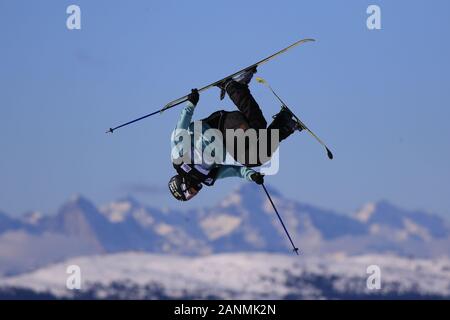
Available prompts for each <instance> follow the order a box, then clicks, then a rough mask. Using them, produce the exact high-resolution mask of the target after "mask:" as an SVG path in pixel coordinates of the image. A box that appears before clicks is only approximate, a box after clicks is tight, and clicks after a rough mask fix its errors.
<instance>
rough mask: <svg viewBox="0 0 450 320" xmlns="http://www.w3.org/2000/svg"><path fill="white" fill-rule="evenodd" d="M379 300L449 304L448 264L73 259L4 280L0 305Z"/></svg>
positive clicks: (272, 257)
mask: <svg viewBox="0 0 450 320" xmlns="http://www.w3.org/2000/svg"><path fill="white" fill-rule="evenodd" d="M69 265H77V266H79V267H80V268H81V274H82V288H81V290H80V291H71V290H68V289H66V287H65V284H66V279H67V276H68V275H67V273H66V268H67V266H69ZM370 265H377V266H379V268H380V270H381V289H380V290H369V289H368V288H367V286H366V282H367V277H368V274H367V273H366V270H367V267H368V266H370ZM21 294H22V295H25V294H27V295H28V296H32V297H39V296H46V297H58V298H62V297H65V298H73V297H75V298H97V299H108V298H121V299H161V298H181V299H183V298H188V299H199V298H215V299H320V298H325V299H339V298H358V299H377V298H449V297H450V260H448V259H437V260H433V261H431V260H417V259H414V260H413V259H405V258H398V257H393V256H388V255H384V256H382V255H364V256H359V257H345V256H324V257H301V258H300V259H299V258H298V257H296V256H288V255H279V254H263V253H259V254H256V253H253V254H248V253H234V254H220V255H212V256H207V257H197V258H188V257H180V256H167V255H155V254H144V253H126V254H113V255H106V256H91V257H83V258H76V259H71V260H69V261H67V262H65V263H61V264H57V265H53V266H50V267H47V268H44V269H40V270H37V271H35V272H33V273H30V274H26V275H23V276H18V277H13V278H7V279H0V298H2V297H3V298H8V297H15V298H20V297H21V296H20V295H21Z"/></svg>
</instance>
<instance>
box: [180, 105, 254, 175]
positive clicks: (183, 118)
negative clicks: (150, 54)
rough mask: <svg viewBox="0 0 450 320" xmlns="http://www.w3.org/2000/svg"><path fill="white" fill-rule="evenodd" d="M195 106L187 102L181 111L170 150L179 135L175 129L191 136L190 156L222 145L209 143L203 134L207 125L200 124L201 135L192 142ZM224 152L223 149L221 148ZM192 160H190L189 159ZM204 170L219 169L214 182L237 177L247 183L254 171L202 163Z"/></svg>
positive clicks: (232, 166) (241, 167)
mask: <svg viewBox="0 0 450 320" xmlns="http://www.w3.org/2000/svg"><path fill="white" fill-rule="evenodd" d="M194 110H195V106H194V105H193V104H192V103H191V102H189V101H188V102H187V104H186V106H185V107H184V108H183V110H182V111H181V115H180V118H179V119H178V123H177V126H176V128H175V131H174V134H172V148H174V147H175V148H177V142H178V141H179V138H180V135H179V134H177V129H183V130H188V132H189V135H190V136H191V154H193V153H194V152H196V151H197V153H200V154H202V152H203V150H205V148H206V147H208V146H209V145H210V144H214V143H222V142H219V141H216V140H214V141H212V142H211V141H210V140H209V139H207V138H206V137H205V136H204V135H203V133H204V132H205V131H206V130H208V129H210V127H209V125H208V124H206V123H202V127H201V130H202V132H201V134H199V136H200V139H197V141H194V139H193V135H194V123H193V122H192V116H193V115H194ZM222 149H223V150H224V148H222ZM191 159H192V158H191ZM200 166H201V167H203V168H204V169H205V170H208V171H209V170H211V169H213V168H215V167H219V170H218V172H217V176H216V180H218V179H224V178H229V177H239V178H243V179H247V180H248V181H252V180H251V178H250V176H251V175H252V174H253V173H255V171H254V170H252V169H250V168H247V167H245V166H234V165H222V164H212V165H211V164H207V163H204V162H203V161H202V164H200Z"/></svg>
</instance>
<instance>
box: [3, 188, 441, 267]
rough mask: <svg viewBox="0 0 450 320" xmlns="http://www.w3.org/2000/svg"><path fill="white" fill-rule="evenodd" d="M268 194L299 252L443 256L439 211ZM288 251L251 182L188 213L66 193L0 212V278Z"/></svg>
mask: <svg viewBox="0 0 450 320" xmlns="http://www.w3.org/2000/svg"><path fill="white" fill-rule="evenodd" d="M271 192H272V194H273V198H274V201H275V202H276V204H277V206H278V207H279V210H280V213H281V214H282V216H283V218H284V220H285V222H286V224H287V226H288V228H289V231H290V232H291V235H292V237H293V239H294V241H295V242H296V244H297V245H298V246H299V247H300V249H301V252H302V253H303V254H304V255H307V256H311V255H320V254H328V253H345V254H347V255H361V254H394V255H399V256H404V257H421V258H436V257H440V256H449V253H450V227H449V224H448V222H447V221H446V220H445V219H443V218H442V217H440V216H437V215H431V214H428V213H426V212H421V211H407V210H402V209H400V208H397V207H395V206H393V205H391V204H389V203H388V202H380V203H371V204H368V205H366V206H365V207H363V208H362V209H361V210H360V211H358V212H356V213H354V214H352V215H350V214H347V215H344V214H340V213H337V212H334V211H332V210H326V209H322V208H319V207H315V206H312V205H308V204H304V203H299V202H297V201H293V200H289V199H286V198H283V197H282V196H281V195H280V194H279V193H278V192H277V191H276V190H273V189H271ZM289 250H290V244H289V242H288V241H287V239H286V237H285V234H284V232H283V230H282V228H281V226H280V224H279V222H278V220H277V218H276V216H275V215H274V213H273V211H272V208H271V207H270V203H269V202H268V201H267V199H266V197H265V195H264V193H263V192H262V190H261V189H260V188H258V186H256V185H253V184H244V185H242V187H240V188H239V189H237V190H235V191H234V192H233V193H231V194H230V195H228V196H227V197H226V198H225V199H223V200H222V201H221V202H220V203H218V204H217V205H215V206H213V207H209V208H199V209H196V210H194V209H192V210H188V211H174V210H162V209H159V208H155V207H147V206H144V205H142V204H140V203H139V202H138V201H136V200H135V199H132V198H125V199H121V200H118V201H114V202H111V203H107V204H105V205H102V206H100V207H96V206H95V205H94V204H93V203H92V202H90V201H89V200H87V199H85V198H83V197H81V196H74V197H72V198H71V199H70V200H69V201H68V202H67V203H65V204H63V205H62V206H61V208H60V209H59V211H58V212H57V214H56V215H52V216H50V215H42V214H39V213H36V212H30V213H27V214H25V215H24V216H23V217H21V218H20V219H13V218H11V217H9V216H7V215H6V214H2V213H0V275H15V274H19V273H21V272H28V271H32V270H35V269H36V268H39V267H41V266H45V265H47V264H49V263H53V262H58V261H63V260H66V259H68V258H71V257H75V256H87V255H93V254H106V253H118V252H125V251H140V252H150V253H158V254H170V255H190V256H196V255H200V256H202V255H207V254H216V253H232V252H265V253H288V254H289V253H290V251H289Z"/></svg>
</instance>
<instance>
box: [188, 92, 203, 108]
mask: <svg viewBox="0 0 450 320" xmlns="http://www.w3.org/2000/svg"><path fill="white" fill-rule="evenodd" d="M187 99H188V101H190V102H191V103H192V104H193V105H194V106H196V105H197V103H198V100H200V95H199V94H198V90H197V89H192V90H191V93H190V94H189V95H188V96H187Z"/></svg>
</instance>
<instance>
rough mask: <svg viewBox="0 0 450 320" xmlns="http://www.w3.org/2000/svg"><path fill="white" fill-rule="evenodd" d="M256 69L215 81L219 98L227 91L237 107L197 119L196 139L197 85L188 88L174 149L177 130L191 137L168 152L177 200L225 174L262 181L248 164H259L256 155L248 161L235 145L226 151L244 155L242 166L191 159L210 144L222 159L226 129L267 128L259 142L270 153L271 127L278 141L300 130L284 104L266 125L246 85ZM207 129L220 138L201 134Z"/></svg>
mask: <svg viewBox="0 0 450 320" xmlns="http://www.w3.org/2000/svg"><path fill="white" fill-rule="evenodd" d="M256 71H257V70H256V67H255V68H253V69H251V70H247V71H244V72H242V73H241V74H239V75H237V76H235V77H233V78H231V79H228V80H226V81H224V82H222V83H220V84H218V85H217V86H218V87H219V88H220V89H221V99H223V97H224V95H225V93H227V94H228V96H229V97H230V99H231V100H232V101H233V103H234V104H235V105H236V107H237V108H238V111H232V112H227V111H224V110H220V111H216V112H214V113H212V114H211V115H210V116H209V117H207V118H206V119H203V120H202V121H201V132H200V133H199V132H197V134H200V137H199V139H197V140H196V139H195V130H196V129H195V125H194V122H192V117H193V114H194V110H195V107H196V106H197V104H198V101H199V99H200V96H199V93H198V91H197V89H192V92H191V93H190V94H189V96H188V101H187V104H186V106H185V107H184V109H183V110H182V111H181V115H180V118H179V120H178V123H177V125H176V128H175V130H174V133H173V135H172V143H173V145H174V147H175V150H177V153H178V151H180V150H178V149H177V143H179V141H180V140H182V139H180V136H181V134H180V132H181V133H183V132H184V133H186V132H187V134H188V135H189V136H190V138H191V139H190V145H189V147H188V148H189V150H187V151H186V150H184V151H180V152H179V153H178V154H177V155H176V156H175V157H174V155H173V154H172V162H173V166H174V168H175V170H176V171H177V175H175V176H174V177H172V178H171V179H170V181H169V190H170V192H171V194H172V195H173V196H174V197H175V198H176V199H177V200H180V201H188V200H190V199H192V198H193V197H194V196H195V195H197V194H198V192H199V191H200V190H201V189H202V187H203V185H207V186H212V185H213V184H214V183H215V181H216V180H219V179H224V178H228V177H240V178H243V179H246V180H248V181H253V182H255V183H257V184H263V183H264V176H263V175H262V174H261V173H259V172H257V171H255V170H253V169H251V168H250V167H254V166H259V165H261V164H262V162H261V161H260V158H259V157H258V158H257V161H256V162H252V163H250V162H249V161H248V159H249V157H248V155H246V156H244V158H242V157H240V155H236V154H234V152H235V151H236V149H233V150H228V151H231V152H230V153H231V155H232V157H233V158H234V159H236V160H238V159H245V160H244V161H242V160H241V161H240V162H241V163H242V164H243V166H242V165H230V164H224V163H223V161H220V162H208V161H205V160H204V159H202V156H200V158H201V159H200V160H201V161H200V162H198V163H197V162H195V163H194V161H193V159H194V158H195V157H196V156H197V155H199V154H200V155H203V151H204V150H205V149H206V148H208V147H211V146H213V147H214V144H215V147H216V150H223V157H222V159H224V157H225V153H226V150H227V143H226V141H225V140H226V138H225V137H227V135H226V131H227V130H238V129H242V130H243V131H246V130H249V129H254V130H255V131H257V132H260V131H259V130H265V129H267V132H268V134H267V135H265V138H261V136H259V140H260V141H259V143H261V142H262V143H266V144H267V145H266V148H265V150H268V152H269V153H270V154H272V153H273V152H274V150H272V149H271V146H270V139H271V134H272V133H273V131H277V134H278V135H277V137H278V141H277V142H281V141H282V140H284V139H286V138H287V137H288V136H290V135H291V134H292V133H294V132H295V131H296V130H300V131H301V130H302V128H301V127H300V126H299V123H298V122H297V121H296V120H295V119H293V118H292V114H291V113H290V112H289V111H288V110H286V109H285V108H282V109H281V111H280V112H279V113H277V114H276V115H275V116H274V120H273V121H272V123H271V124H270V125H269V126H268V127H267V121H266V119H265V118H264V116H263V113H262V111H261V109H260V107H259V105H258V103H257V102H256V100H255V99H254V97H253V96H252V94H251V93H250V90H249V87H248V84H249V83H250V81H251V79H252V77H253V75H254V74H255V73H256ZM208 129H216V130H219V131H220V132H221V133H222V135H221V136H222V137H224V138H223V139H215V140H212V139H211V138H210V137H208V136H207V135H206V134H205V133H206V132H207V130H208ZM197 131H198V130H197ZM261 140H263V141H261ZM219 144H220V145H219ZM253 150H255V148H253ZM233 151H234V152H233ZM245 151H246V152H250V151H249V146H248V145H247V146H246V148H245ZM181 153H187V154H188V159H189V160H188V161H185V160H184V159H183V160H184V161H183V160H180V159H181Z"/></svg>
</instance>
